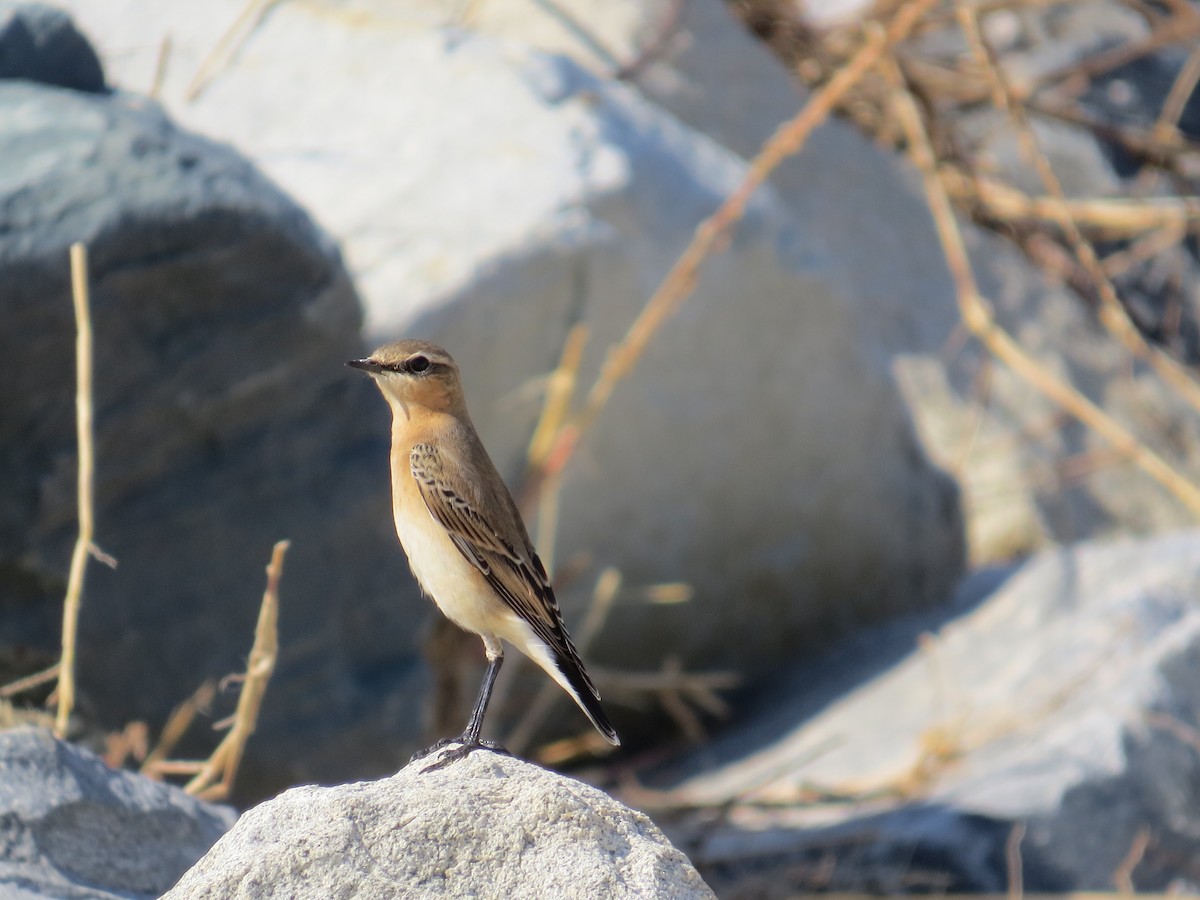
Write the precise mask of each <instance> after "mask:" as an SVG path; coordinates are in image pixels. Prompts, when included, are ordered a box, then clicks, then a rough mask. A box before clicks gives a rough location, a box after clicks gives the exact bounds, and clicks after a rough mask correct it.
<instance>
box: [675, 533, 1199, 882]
mask: <svg viewBox="0 0 1200 900" xmlns="http://www.w3.org/2000/svg"><path fill="white" fill-rule="evenodd" d="M1002 577H1003V576H1002ZM1006 577H1007V580H1003V581H1002V583H1001V584H1000V585H999V586H998V587H994V589H992V588H993V586H994V583H995V579H993V580H992V584H991V585H987V586H985V587H983V588H982V589H979V588H978V587H977V585H979V584H980V582H979V581H977V582H976V586H974V587H972V590H974V592H976V593H979V594H983V597H982V599H980V598H979V597H977V596H976V597H972V596H971V595H970V594H971V591H967V592H964V594H963V595H961V596H960V597H959V600H958V606H957V607H956V608H952V609H948V610H945V611H943V613H942V615H941V617H940V618H941V621H938V617H936V616H934V615H932V614H929V615H926V616H925V617H924V618H918V619H914V620H910V621H909V622H907V623H896V624H893V625H892V626H890V627H889V628H888V629H887V630H884V631H876V632H875V633H873V634H872V635H870V636H868V635H863V636H860V637H859V638H857V639H856V640H855V641H853V642H851V643H849V644H847V645H844V646H843V647H841V648H839V650H837V651H836V652H834V653H832V654H830V655H829V656H827V657H826V658H824V659H821V660H819V661H815V662H814V663H813V664H811V665H810V666H808V667H806V668H805V669H803V670H802V671H796V672H794V673H793V675H792V676H791V677H786V678H781V679H780V684H779V685H778V693H777V694H776V695H775V696H774V701H773V702H770V703H766V704H764V705H763V707H762V708H761V709H760V710H759V711H758V713H757V714H756V715H754V716H752V717H751V718H750V719H749V720H748V721H747V722H746V723H744V724H743V725H742V726H740V727H739V728H738V729H737V731H736V732H735V733H731V734H729V735H728V736H727V737H725V738H723V739H722V740H720V741H718V742H717V743H716V744H715V745H714V746H713V747H712V748H709V749H706V750H705V751H702V752H699V753H697V754H695V755H694V756H693V758H692V760H691V764H692V765H694V766H696V767H697V771H696V773H695V774H694V775H692V776H691V777H687V778H685V779H683V781H682V783H681V784H680V785H679V786H678V787H677V788H676V791H675V795H674V796H675V799H677V800H681V801H685V802H689V803H699V804H713V803H717V802H719V799H718V798H727V797H737V798H739V799H742V798H744V799H745V801H746V803H745V804H744V805H741V804H735V808H734V810H733V811H732V813H731V815H730V817H729V819H728V823H729V824H728V825H727V826H725V825H722V826H718V827H717V828H715V830H710V831H706V832H705V835H706V836H705V840H704V845H703V846H704V852H703V853H698V852H695V851H694V852H693V859H694V860H695V861H696V863H697V865H698V866H699V868H700V870H701V871H702V872H704V873H705V874H706V877H707V878H709V879H710V881H711V883H712V884H713V885H714V887H715V888H716V889H717V890H718V891H720V890H722V887H723V885H724V884H725V882H723V881H722V880H721V879H720V878H718V877H717V875H716V873H717V872H720V873H721V876H722V878H730V879H735V880H736V878H737V876H738V873H740V874H741V875H746V874H751V873H752V874H754V875H755V876H756V877H763V878H769V877H770V876H771V873H775V874H776V875H779V874H780V873H784V872H785V871H788V870H789V869H788V867H790V871H793V872H796V871H800V869H799V868H797V866H798V863H799V862H800V861H802V860H810V861H812V860H817V859H821V858H823V857H824V858H827V859H828V860H829V864H828V865H827V866H826V867H825V868H824V869H823V871H825V872H826V873H829V872H830V871H832V872H833V875H832V877H831V878H830V879H829V880H828V881H825V882H823V884H824V886H825V888H826V889H829V890H857V889H866V887H867V886H868V885H874V886H875V887H876V888H880V887H881V886H882V888H881V889H887V888H888V887H889V886H894V887H897V888H898V887H899V886H900V883H901V882H900V880H899V879H901V878H902V877H908V878H909V880H907V881H904V882H903V883H905V884H910V885H911V884H912V883H913V881H912V878H913V877H919V878H926V877H927V878H929V879H932V880H931V881H930V882H929V884H930V885H931V886H937V887H938V888H939V889H946V890H953V891H970V892H976V891H983V892H989V891H1003V890H1006V889H1007V888H1008V887H1009V885H1008V883H1007V882H1008V871H1007V863H1006V853H1005V844H1006V841H1007V840H1008V839H1009V836H1010V834H1011V833H1012V830H1013V827H1014V826H1015V825H1018V824H1020V825H1021V826H1022V827H1023V828H1024V829H1025V830H1024V839H1023V843H1022V844H1021V850H1020V852H1021V855H1022V857H1023V860H1024V872H1025V881H1024V888H1025V889H1026V890H1028V891H1064V890H1101V889H1111V888H1112V887H1113V886H1114V873H1115V872H1116V870H1117V868H1118V866H1120V864H1121V862H1122V860H1125V859H1126V858H1127V855H1128V854H1129V852H1130V848H1131V847H1133V846H1134V845H1135V844H1136V842H1137V841H1138V840H1139V837H1138V835H1139V833H1140V832H1141V831H1142V830H1145V832H1146V833H1147V834H1149V835H1151V836H1152V841H1151V843H1150V845H1149V846H1148V848H1146V852H1145V855H1144V856H1143V857H1142V858H1141V860H1140V861H1139V862H1138V863H1137V864H1136V866H1135V868H1134V869H1133V871H1132V878H1133V883H1134V885H1135V886H1136V888H1137V889H1138V890H1143V891H1159V890H1167V889H1168V888H1169V886H1171V885H1172V884H1175V885H1176V887H1179V886H1181V885H1182V886H1183V888H1182V889H1184V890H1194V889H1195V877H1196V876H1195V872H1194V870H1193V869H1190V868H1189V862H1188V861H1189V860H1194V859H1195V858H1196V856H1197V854H1198V853H1200V832H1198V831H1197V829H1196V827H1195V824H1194V823H1195V822H1196V821H1197V820H1200V787H1198V785H1200V781H1198V780H1197V771H1198V767H1200V763H1198V761H1197V760H1198V756H1197V751H1196V739H1195V734H1196V730H1197V726H1198V725H1200V689H1198V688H1197V685H1200V610H1197V608H1196V606H1195V602H1194V598H1195V596H1196V594H1197V591H1200V531H1189V532H1182V533H1177V534H1170V535H1164V536H1160V537H1157V538H1153V539H1145V540H1133V539H1126V540H1122V541H1117V542H1112V543H1094V544H1084V545H1080V546H1077V547H1074V548H1064V549H1059V550H1053V551H1047V552H1045V553H1043V554H1040V555H1039V556H1037V557H1035V558H1033V559H1032V560H1030V561H1029V562H1027V563H1025V564H1024V565H1022V566H1021V567H1019V568H1018V569H1016V570H1014V571H1012V572H1011V574H1007V576H1006ZM981 578H982V577H981ZM800 685H803V690H801V689H800V687H799V686H800ZM701 769H702V770H701ZM685 831H686V829H684V830H677V829H672V833H673V834H674V835H675V837H676V841H677V843H680V844H681V846H688V844H687V843H686V841H687V838H686V836H685V833H684V832H685ZM751 835H753V838H751ZM751 843H753V846H754V848H755V849H754V851H753V854H754V859H753V860H752V861H751V860H748V859H747V858H746V857H745V856H739V854H745V853H746V852H747V848H748V847H749V845H750V844H751ZM914 853H915V854H917V856H916V857H915V858H914V856H913V854H914ZM906 860H908V861H909V862H908V863H907V864H906V863H905V861H906ZM868 863H870V864H869V865H868ZM791 887H792V889H794V890H800V889H801V887H800V885H799V884H795V885H791Z"/></svg>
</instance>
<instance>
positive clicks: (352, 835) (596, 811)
mask: <svg viewBox="0 0 1200 900" xmlns="http://www.w3.org/2000/svg"><path fill="white" fill-rule="evenodd" d="M427 764H428V763H427V762H424V761H422V762H417V763H415V764H413V765H410V766H408V767H406V768H405V769H403V770H401V771H400V772H399V773H398V774H396V775H395V776H393V777H391V778H387V779H384V780H382V781H376V782H368V783H359V784H346V785H341V786H338V787H315V786H314V787H301V788H293V789H292V790H290V791H287V792H286V793H284V794H282V795H280V796H279V797H276V798H275V799H274V800H269V801H267V802H266V803H263V804H262V805H260V806H258V807H256V808H254V809H252V810H250V811H249V812H247V813H246V814H245V815H243V816H242V818H241V819H240V820H239V821H238V823H237V825H236V826H234V828H233V830H232V831H231V832H229V834H228V835H226V836H225V838H224V839H222V840H221V841H219V842H218V843H217V845H216V846H215V847H213V849H212V851H211V852H210V853H209V854H208V855H207V856H205V857H204V859H202V860H201V861H200V862H199V863H197V864H196V866H195V868H193V869H192V870H191V871H190V872H188V873H187V874H186V875H185V876H184V877H183V878H182V879H181V880H180V882H179V884H178V885H177V886H176V887H175V889H174V890H172V891H171V892H170V893H169V894H167V898H170V900H184V898H186V900H202V898H214V900H215V898H221V900H226V898H229V900H237V898H246V900H249V898H267V897H288V898H295V900H307V898H312V900H318V898H326V897H343V896H354V897H357V898H362V900H372V898H380V900H383V898H392V897H416V896H420V897H561V898H564V900H567V898H580V900H584V898H586V900H591V898H595V897H614V898H623V897H630V898H632V897H672V898H680V900H685V898H702V897H712V896H713V893H712V891H710V890H709V889H708V887H707V886H706V885H705V884H704V882H703V881H702V880H701V878H700V876H699V875H698V874H696V870H695V869H694V868H692V865H691V863H689V862H688V860H687V857H685V856H684V855H683V854H682V853H680V852H679V851H678V850H676V849H675V848H674V847H672V846H671V845H670V843H669V842H668V841H667V839H666V838H665V837H663V834H662V832H661V831H659V830H658V828H656V827H655V826H654V824H653V823H652V822H651V821H650V820H649V819H648V818H646V816H644V815H642V814H641V813H639V812H636V811H635V810H632V809H629V808H628V807H626V806H623V805H621V804H620V803H617V802H616V801H615V800H613V799H612V798H611V797H609V796H608V795H607V794H604V793H603V792H601V791H598V790H596V789H595V788H593V787H590V786H588V785H585V784H582V783H581V782H578V781H574V780H572V779H569V778H565V777H563V776H561V775H556V774H554V773H552V772H548V771H546V770H545V769H541V768H538V767H537V766H534V765H531V764H529V763H526V762H522V761H521V760H518V759H515V758H513V757H510V756H500V755H498V754H493V753H487V752H477V753H473V754H471V755H470V756H468V757H467V758H466V759H464V760H462V761H460V762H457V763H453V764H452V765H450V766H448V767H446V768H445V769H440V770H437V771H433V772H422V771H421V769H422V766H424V765H427Z"/></svg>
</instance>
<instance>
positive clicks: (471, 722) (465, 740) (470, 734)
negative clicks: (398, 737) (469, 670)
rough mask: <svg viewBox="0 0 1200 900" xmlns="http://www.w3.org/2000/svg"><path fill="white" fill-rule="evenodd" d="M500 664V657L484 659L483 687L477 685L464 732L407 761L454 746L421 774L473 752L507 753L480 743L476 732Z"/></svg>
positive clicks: (488, 742)
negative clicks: (474, 699)
mask: <svg viewBox="0 0 1200 900" xmlns="http://www.w3.org/2000/svg"><path fill="white" fill-rule="evenodd" d="M503 662H504V655H503V654H502V653H501V654H498V655H496V656H491V655H490V654H489V656H488V667H487V671H486V672H484V673H483V684H481V685H480V686H479V697H478V698H477V699H476V701H475V707H474V708H473V709H472V710H471V718H470V719H468V720H467V729H466V731H464V732H463V733H462V734H461V735H460V736H459V737H456V738H445V739H443V740H440V741H438V742H437V743H436V744H434V745H433V746H432V747H429V748H428V749H426V750H422V751H421V752H420V753H417V754H414V756H413V757H412V759H410V760H409V762H413V761H415V760H418V759H421V758H423V757H425V756H428V755H429V754H430V753H433V752H434V751H436V750H441V749H442V748H443V747H447V746H449V745H451V744H453V745H455V746H454V748H453V749H452V750H449V751H447V752H446V753H443V754H441V755H440V756H439V757H438V758H437V759H436V760H435V761H434V762H432V763H430V764H429V765H427V766H426V767H425V768H423V769H422V770H421V771H422V772H432V771H433V770H435V769H441V768H444V767H445V766H448V765H450V763H452V762H456V761H458V760H460V759H463V758H464V757H465V756H467V754H469V753H470V752H471V751H473V750H480V749H483V750H491V751H493V752H496V753H507V752H508V751H507V750H505V749H504V748H503V747H501V746H500V745H499V744H496V743H494V742H492V741H481V740H480V739H479V732H480V731H481V730H482V729H483V716H484V713H486V712H487V708H488V703H490V702H491V699H492V687H493V686H494V685H495V684H496V676H497V675H499V674H500V665H501V664H502V663H503Z"/></svg>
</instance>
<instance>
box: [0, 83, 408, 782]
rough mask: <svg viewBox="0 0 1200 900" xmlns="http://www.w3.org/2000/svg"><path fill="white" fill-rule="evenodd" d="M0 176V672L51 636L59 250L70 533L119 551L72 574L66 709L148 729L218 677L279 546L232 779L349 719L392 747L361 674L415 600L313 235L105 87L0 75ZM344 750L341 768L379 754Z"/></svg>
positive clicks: (282, 207)
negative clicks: (382, 607)
mask: <svg viewBox="0 0 1200 900" xmlns="http://www.w3.org/2000/svg"><path fill="white" fill-rule="evenodd" d="M0 170H2V171H3V172H4V178H3V180H2V181H0V318H2V319H3V321H4V323H5V327H4V330H3V332H2V333H0V335H2V336H0V358H2V359H3V364H2V365H3V371H4V381H5V385H6V387H5V390H4V391H3V392H2V393H0V466H2V467H3V471H4V472H5V473H6V474H5V489H4V490H3V491H2V492H0V597H2V598H3V599H2V600H0V610H2V612H0V644H3V645H4V646H5V655H6V657H7V656H8V655H9V654H10V653H11V654H12V655H15V656H20V655H21V654H22V653H24V654H25V655H26V656H36V655H37V654H39V653H40V654H44V655H45V656H50V657H53V656H54V655H56V652H57V650H56V648H57V647H58V645H59V628H60V622H61V615H62V613H61V603H62V597H63V594H64V586H65V583H66V576H67V568H68V563H69V559H70V553H71V548H72V545H73V543H74V540H75V532H76V527H77V526H76V498H75V482H76V453H75V410H74V393H75V364H74V343H75V326H74V322H73V314H72V303H71V297H70V290H69V284H68V281H69V279H68V246H69V245H70V243H71V242H73V241H76V240H78V241H83V242H85V243H86V244H87V245H88V246H89V248H90V249H89V253H90V269H91V273H90V274H91V277H90V283H91V292H92V295H91V301H92V317H93V325H94V329H95V378H94V393H95V408H96V427H95V432H96V542H97V543H98V544H99V545H100V547H102V548H103V550H104V551H106V552H107V553H110V554H112V555H113V556H114V557H116V559H117V560H118V561H119V566H118V567H117V568H116V569H115V570H113V569H110V568H108V567H106V566H103V565H101V564H99V563H97V562H94V561H93V562H92V563H91V566H90V568H89V572H88V577H87V582H86V586H85V592H84V604H83V612H82V619H81V625H80V627H81V631H80V642H79V685H80V691H81V698H80V706H79V711H80V713H81V714H82V715H83V717H84V719H86V720H89V721H92V722H95V723H97V724H99V725H100V726H101V727H108V728H120V727H121V726H123V725H124V724H125V723H126V722H127V721H129V720H132V719H142V720H145V721H146V722H148V723H150V724H151V726H152V727H154V728H157V727H160V726H161V725H162V723H163V722H164V721H165V719H166V716H167V714H168V713H169V712H170V710H171V709H172V707H173V706H175V705H176V704H178V703H179V702H181V701H182V700H183V699H184V698H186V697H187V696H189V695H190V694H191V693H192V692H193V691H194V690H195V689H196V688H197V687H198V686H199V684H200V683H201V682H202V681H204V680H205V679H218V678H221V677H222V676H224V675H225V674H227V673H231V672H238V671H241V670H242V669H243V667H244V665H245V656H246V653H247V652H248V650H249V647H250V644H251V641H252V639H253V629H254V622H255V619H256V617H257V607H258V602H259V598H260V597H261V595H262V589H263V567H264V566H265V564H266V561H267V559H268V557H269V554H270V550H271V546H272V544H273V543H274V542H275V541H276V540H278V539H280V538H285V537H286V538H291V539H292V550H291V553H290V555H289V557H288V559H287V563H286V569H285V574H284V578H283V587H282V598H281V612H280V621H281V628H282V640H281V645H282V647H283V655H282V658H281V660H280V663H279V667H278V669H277V673H276V676H275V679H274V680H273V682H272V684H271V687H270V689H269V692H268V699H267V702H266V706H265V712H264V718H263V720H262V722H261V723H260V725H259V730H258V733H257V734H256V735H255V738H254V740H253V741H252V743H251V748H250V751H249V756H248V759H247V774H248V775H249V777H250V780H251V781H253V780H254V779H255V778H256V777H261V776H262V775H263V774H264V773H265V774H266V779H267V783H268V785H271V784H273V785H274V786H277V787H279V786H282V784H286V783H288V781H290V780H291V779H293V778H300V777H303V776H304V775H305V774H311V768H310V767H312V766H315V765H317V764H316V763H315V762H314V758H316V757H318V756H319V754H320V753H321V752H322V750H323V749H325V747H326V741H327V740H329V739H330V736H331V735H338V736H339V738H338V739H339V740H340V739H341V738H340V736H341V734H343V733H344V732H346V731H347V730H350V729H352V728H353V726H354V725H355V724H356V723H359V722H365V721H369V722H370V723H371V724H370V729H371V732H372V733H374V734H379V733H382V734H383V735H390V736H391V737H392V739H393V740H395V739H396V734H397V733H400V734H408V735H410V736H411V735H412V734H413V733H414V732H415V730H416V724H415V720H416V714H415V709H416V704H417V699H416V697H412V696H409V697H408V698H406V700H405V702H408V703H410V704H411V705H412V712H411V713H410V715H409V716H407V717H397V718H396V719H395V720H391V721H383V722H380V719H379V716H378V705H379V703H380V702H381V696H382V695H383V694H384V693H386V691H385V690H384V689H382V688H381V687H380V685H379V683H378V679H377V677H376V676H374V675H372V678H374V679H375V680H374V681H372V680H371V679H370V678H364V672H368V673H373V672H374V669H375V667H376V666H377V665H378V662H379V661H380V660H381V659H386V660H387V661H388V663H389V664H393V663H394V660H395V658H396V656H400V657H401V659H403V658H404V656H405V652H407V653H408V654H409V658H410V659H411V658H413V657H415V653H416V651H415V638H414V636H413V634H412V628H411V621H412V619H413V618H415V616H416V612H415V610H417V609H423V607H420V606H418V605H417V602H418V601H417V599H416V598H415V597H413V598H410V600H411V603H412V607H411V608H410V609H408V610H407V611H406V610H405V609H404V607H403V606H402V605H401V604H402V598H398V597H397V596H396V594H395V593H394V592H393V591H392V589H391V586H392V585H393V584H395V582H397V581H399V580H400V579H401V578H402V577H404V575H403V573H404V563H403V559H402V558H401V557H400V555H399V553H398V552H397V550H396V547H395V538H394V536H393V535H391V534H390V533H389V532H390V531H391V526H390V525H389V521H388V518H389V517H388V499H387V496H386V493H387V491H386V476H384V475H382V474H381V472H380V471H379V469H380V468H382V467H383V466H384V465H385V449H384V448H385V446H386V445H385V442H386V431H385V429H386V425H385V422H386V411H385V410H382V409H379V408H378V404H377V403H376V400H375V398H374V397H373V396H371V391H370V388H369V387H368V386H367V385H362V384H360V383H358V382H357V381H356V380H354V379H351V378H348V377H347V374H346V372H345V369H344V368H343V366H342V362H343V360H345V359H347V358H349V357H350V356H353V355H355V354H356V353H358V352H360V350H361V345H360V343H359V337H358V327H359V321H360V313H359V309H358V305H357V302H356V298H355V295H354V291H353V289H352V287H351V286H350V283H349V280H348V278H347V276H346V273H345V271H344V269H343V268H342V265H341V262H340V258H339V256H338V252H337V250H336V248H335V247H334V245H333V244H332V242H331V241H330V240H329V239H328V238H327V237H326V236H324V235H323V234H322V233H321V232H320V231H319V230H318V229H317V228H316V227H315V226H314V225H313V223H312V222H311V221H310V219H309V218H308V216H307V215H305V213H304V212H303V211H302V210H300V209H299V208H298V207H297V206H296V205H295V204H294V203H293V202H292V201H290V200H289V199H288V198H286V197H285V196H284V195H283V194H282V193H281V192H280V191H279V190H278V189H277V188H276V187H274V186H273V185H272V184H271V183H270V182H268V181H267V180H266V179H265V178H263V177H262V176H261V175H260V174H259V173H258V172H257V171H256V170H255V169H254V167H253V166H252V165H251V164H250V163H248V162H247V161H246V160H244V159H243V158H241V157H239V156H238V155H237V154H236V153H234V152H233V151H232V150H230V149H229V148H227V147H222V146H219V145H217V144H214V143H211V142H209V141H207V140H204V139H201V138H198V137H195V136H193V135H190V134H187V133H185V132H182V131H180V130H178V129H177V128H175V127H174V126H173V125H172V124H171V123H170V122H169V121H168V120H167V119H166V118H165V117H164V116H163V114H162V112H161V111H160V110H159V109H158V107H157V106H155V105H154V104H153V103H151V102H149V101H146V100H141V99H138V98H135V97H131V96H128V95H123V94H113V95H96V94H84V93H78V92H72V91H66V90H61V89H58V88H51V87H46V86H43V85H36V84H32V83H27V82H22V81H4V82H0ZM364 596H365V597H378V598H380V603H381V604H382V603H383V602H384V601H385V600H386V602H387V609H388V613H389V615H387V616H381V615H380V614H379V609H378V608H374V609H372V607H371V606H370V604H369V603H364V602H362V601H361V598H362V597H364ZM397 648H400V649H399V651H398V650H397ZM229 702H230V700H229V699H228V698H227V699H225V700H224V701H223V703H224V704H225V705H226V707H227V706H228V704H229ZM218 713H219V714H223V709H219V710H218ZM297 734H303V735H305V738H304V740H303V741H298V740H297V739H296V737H295V736H296V735H297ZM358 738H359V743H358V746H359V747H360V748H361V749H360V750H359V751H358V756H357V758H359V759H361V756H362V755H372V756H374V757H375V758H376V760H377V765H380V766H382V767H386V766H387V765H388V764H389V763H391V761H392V759H393V757H391V756H390V755H389V754H388V753H386V752H381V751H380V750H379V748H378V747H377V746H372V744H371V742H369V741H364V740H363V739H362V735H361V734H360V735H358ZM215 743H216V739H215V738H212V737H211V736H210V737H206V738H205V739H204V740H202V741H201V742H200V745H199V747H198V748H193V750H194V751H195V752H202V753H207V752H208V751H209V750H211V749H212V747H213V746H214V745H215ZM298 747H303V748H304V749H303V750H302V751H301V750H298V749H297V748H298ZM335 755H336V756H337V757H338V758H339V760H340V761H339V765H341V766H351V765H353V764H354V763H353V760H354V759H355V758H356V756H355V753H354V752H353V747H347V748H342V749H340V750H338V751H337V752H336V754H335ZM256 772H257V773H258V775H255V773H256ZM260 789H262V788H260Z"/></svg>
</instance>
